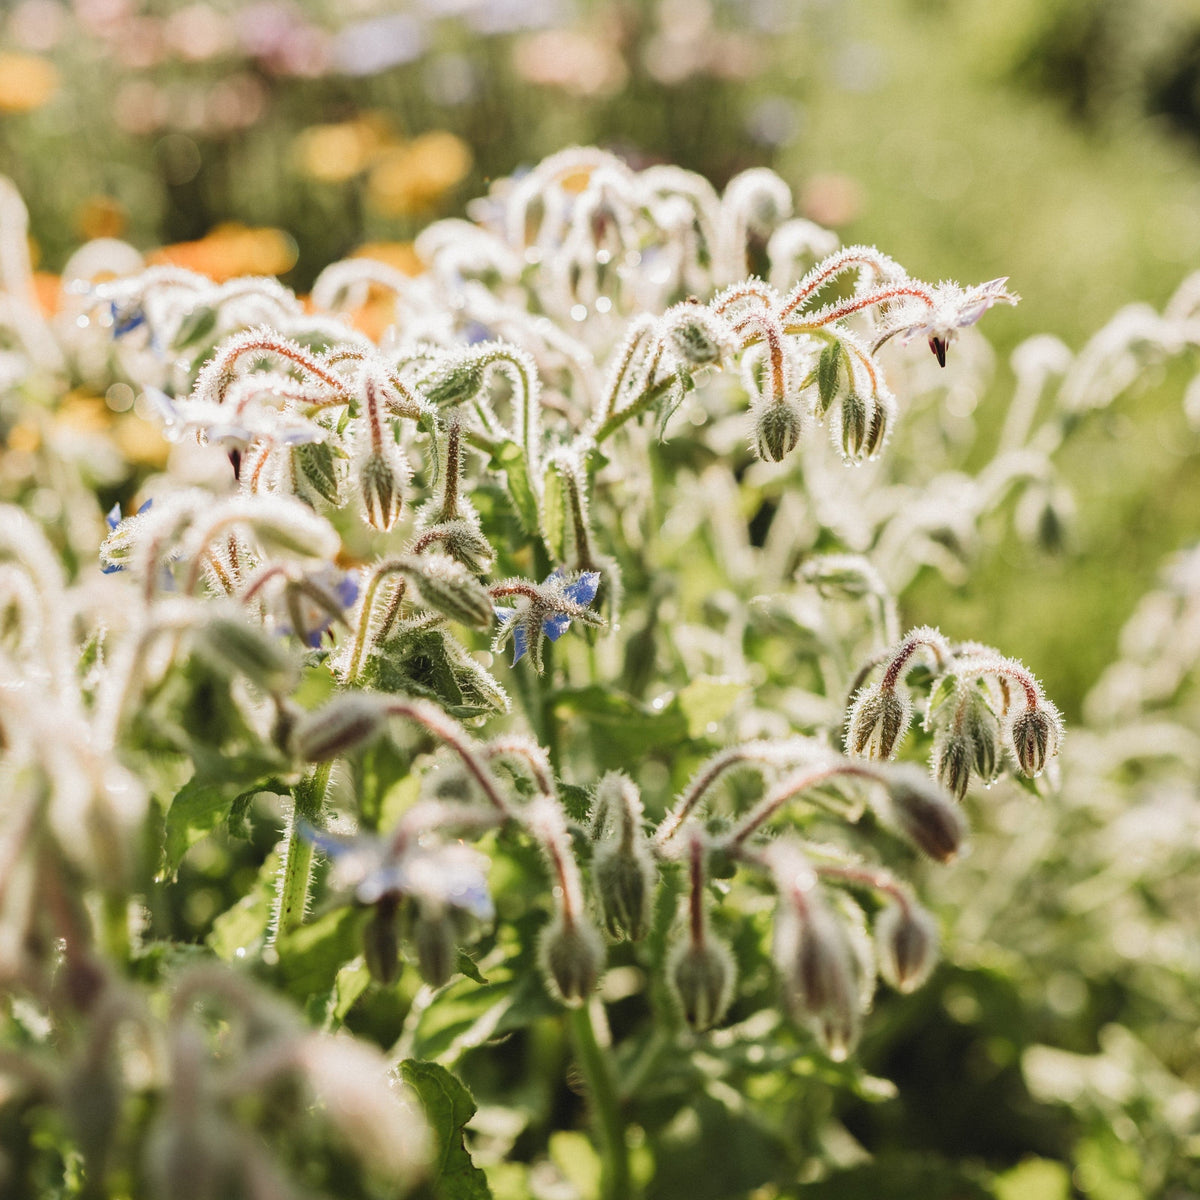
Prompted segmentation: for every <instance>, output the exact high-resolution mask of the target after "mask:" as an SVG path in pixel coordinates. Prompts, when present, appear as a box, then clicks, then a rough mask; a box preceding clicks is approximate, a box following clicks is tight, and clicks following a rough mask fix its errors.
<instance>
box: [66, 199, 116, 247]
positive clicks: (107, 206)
mask: <svg viewBox="0 0 1200 1200" xmlns="http://www.w3.org/2000/svg"><path fill="white" fill-rule="evenodd" d="M128 224H129V214H128V213H127V212H126V211H125V206H124V205H123V204H122V203H121V202H120V201H119V200H115V199H113V197H112V196H89V197H88V198H87V199H86V200H85V201H84V202H83V203H82V204H81V205H80V206H79V208H78V209H77V210H76V212H75V227H76V228H77V229H78V230H79V232H80V233H81V234H82V235H83V236H84V237H85V238H87V239H88V240H89V241H90V240H91V239H92V238H115V237H120V236H121V234H123V233H124V232H125V227H126V226H127V225H128Z"/></svg>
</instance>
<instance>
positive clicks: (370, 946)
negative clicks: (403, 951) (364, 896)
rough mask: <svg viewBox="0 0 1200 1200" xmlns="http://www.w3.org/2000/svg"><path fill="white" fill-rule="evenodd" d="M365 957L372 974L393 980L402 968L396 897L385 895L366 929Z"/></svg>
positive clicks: (389, 980)
mask: <svg viewBox="0 0 1200 1200" xmlns="http://www.w3.org/2000/svg"><path fill="white" fill-rule="evenodd" d="M363 958H364V959H365V960H366V964H367V970H368V971H370V973H371V978H372V979H375V980H378V981H379V982H380V983H384V984H387V983H392V982H393V981H394V980H395V978H396V976H397V974H398V973H399V969H400V939H399V936H398V933H397V929H396V900H395V897H393V896H387V897H384V898H383V899H382V900H380V901H379V903H378V904H376V905H375V910H374V912H372V913H371V919H370V921H368V922H367V925H366V928H365V929H364V930H363Z"/></svg>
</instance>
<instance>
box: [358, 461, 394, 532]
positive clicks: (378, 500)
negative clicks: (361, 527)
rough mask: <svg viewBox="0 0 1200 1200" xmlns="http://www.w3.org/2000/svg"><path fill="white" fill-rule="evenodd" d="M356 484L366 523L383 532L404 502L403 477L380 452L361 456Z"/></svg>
mask: <svg viewBox="0 0 1200 1200" xmlns="http://www.w3.org/2000/svg"><path fill="white" fill-rule="evenodd" d="M358 485H359V489H360V492H361V494H362V502H363V511H364V513H365V515H366V518H367V524H368V525H370V526H371V528H372V529H378V530H381V531H383V532H386V531H387V530H389V529H391V527H392V526H393V525H395V523H396V521H397V520H398V519H399V516H400V509H401V506H402V505H403V503H404V496H403V493H402V491H401V489H402V487H403V480H402V478H400V476H399V475H398V473H397V471H396V470H395V469H394V467H393V465H392V464H391V463H389V462H388V458H387V455H386V454H385V453H384V452H383V451H381V450H376V451H374V452H372V453H371V454H368V455H366V456H364V457H363V459H362V460H361V462H360V463H359V465H358Z"/></svg>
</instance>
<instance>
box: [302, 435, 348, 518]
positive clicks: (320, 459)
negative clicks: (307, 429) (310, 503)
mask: <svg viewBox="0 0 1200 1200" xmlns="http://www.w3.org/2000/svg"><path fill="white" fill-rule="evenodd" d="M292 455H293V458H294V461H295V463H296V468H297V470H298V471H299V473H300V474H301V475H302V476H303V477H304V480H305V482H306V483H307V484H308V485H309V486H310V487H311V488H312V489H313V491H314V492H316V493H317V495H318V496H320V497H321V499H322V500H326V501H328V502H329V503H330V504H333V505H337V504H340V503H341V498H342V492H341V484H340V481H339V479H338V474H337V465H336V463H335V461H334V454H333V448H332V447H331V446H330V445H329V444H328V443H327V442H312V443H310V444H308V445H304V446H297V447H296V448H295V449H294V450H293V451H292Z"/></svg>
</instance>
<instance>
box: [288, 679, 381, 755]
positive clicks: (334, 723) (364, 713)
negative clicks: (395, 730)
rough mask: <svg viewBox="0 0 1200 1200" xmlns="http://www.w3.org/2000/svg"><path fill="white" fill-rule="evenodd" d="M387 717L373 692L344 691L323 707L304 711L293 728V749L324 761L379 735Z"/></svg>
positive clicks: (348, 752) (344, 753)
mask: <svg viewBox="0 0 1200 1200" xmlns="http://www.w3.org/2000/svg"><path fill="white" fill-rule="evenodd" d="M386 722H387V717H386V715H385V713H384V711H383V709H382V707H381V706H380V704H379V701H378V699H377V698H376V697H375V696H370V695H367V694H366V693H364V692H343V693H342V694H341V695H339V696H336V697H335V698H334V699H333V700H331V701H330V702H329V703H328V704H326V705H325V707H324V708H319V709H317V710H316V711H315V712H311V713H305V715H304V716H302V717H300V718H299V719H298V720H297V721H296V724H295V726H294V727H293V728H292V734H291V739H292V749H293V751H294V752H295V754H296V757H297V758H299V759H302V760H303V761H304V762H327V761H328V760H329V759H331V758H341V757H343V756H344V755H346V754H350V753H352V752H353V751H355V750H358V749H360V748H361V747H363V746H365V745H366V744H367V743H368V742H370V741H372V740H374V739H375V738H376V737H378V736H379V734H380V732H381V731H382V730H383V727H384V725H385V724H386Z"/></svg>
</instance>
